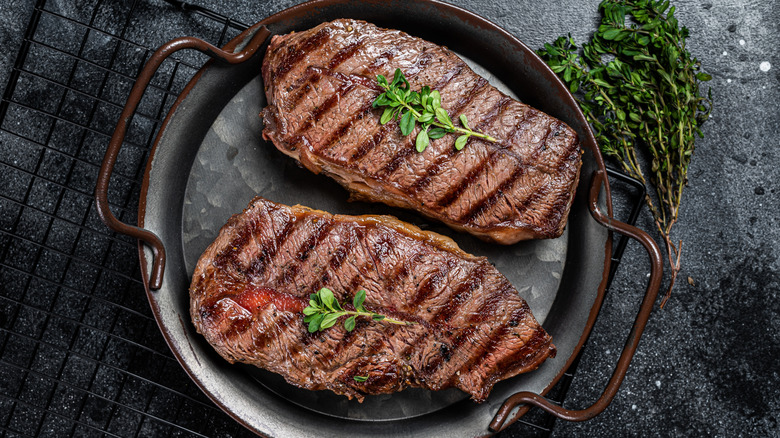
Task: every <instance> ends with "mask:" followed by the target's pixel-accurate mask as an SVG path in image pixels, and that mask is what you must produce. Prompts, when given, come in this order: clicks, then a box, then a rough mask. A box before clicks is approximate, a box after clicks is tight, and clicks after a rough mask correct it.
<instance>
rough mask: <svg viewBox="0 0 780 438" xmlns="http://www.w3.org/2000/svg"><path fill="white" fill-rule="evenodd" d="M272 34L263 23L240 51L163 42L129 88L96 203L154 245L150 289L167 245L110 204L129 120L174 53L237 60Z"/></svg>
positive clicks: (103, 215) (118, 224)
mask: <svg viewBox="0 0 780 438" xmlns="http://www.w3.org/2000/svg"><path fill="white" fill-rule="evenodd" d="M270 34H271V32H270V31H269V30H268V29H267V28H266V27H265V26H262V27H260V28H259V29H258V30H257V31H256V32H255V34H254V36H253V37H252V39H251V40H250V41H249V43H248V44H247V45H246V47H245V48H244V49H243V50H241V51H240V52H237V53H231V52H227V51H224V50H222V49H220V48H218V47H216V46H213V45H211V44H209V43H207V42H205V41H203V40H200V39H198V38H192V37H183V38H176V39H173V40H171V41H168V42H167V43H165V44H163V45H162V46H160V48H159V49H157V51H155V52H154V54H153V55H152V56H151V57H150V58H149V61H147V62H146V65H144V68H143V70H141V73H140V74H139V75H138V78H137V79H136V81H135V84H134V85H133V88H132V90H130V96H129V97H128V98H127V103H125V107H124V109H123V110H122V115H121V116H120V117H119V122H118V123H117V125H116V129H115V130H114V135H113V136H112V137H111V141H110V142H109V144H108V149H107V150H106V155H105V157H104V158H103V164H102V165H101V166H100V172H99V173H98V180H97V186H96V187H95V204H96V207H97V211H98V215H99V216H100V219H101V220H102V221H103V223H104V224H106V226H108V228H110V229H112V230H114V231H116V232H118V233H122V234H127V235H128V236H131V237H135V238H136V239H139V240H142V241H143V242H145V243H146V244H147V245H149V246H151V247H152V251H153V252H154V259H153V262H152V273H151V276H150V277H149V288H150V289H153V290H156V289H159V288H160V287H161V286H162V278H163V271H164V270H165V247H164V246H163V243H162V241H161V240H160V238H159V237H157V235H156V234H154V233H153V232H151V231H149V230H146V229H144V228H141V227H138V226H134V225H128V224H126V223H124V222H122V221H120V220H119V219H117V218H116V217H115V216H114V215H113V213H111V209H110V208H109V205H108V183H109V181H110V180H111V173H112V172H113V171H114V165H115V164H116V159H117V156H118V155H119V149H120V148H121V147H122V142H123V141H124V138H125V134H126V133H127V126H128V125H129V124H130V120H132V118H133V114H135V110H136V108H138V104H139V103H140V102H141V98H142V97H143V95H144V91H145V90H146V87H147V86H148V85H149V82H150V81H151V80H152V77H153V76H154V74H155V73H156V72H157V69H158V68H159V67H160V65H161V64H162V63H163V61H165V59H166V58H168V57H169V56H170V55H172V54H173V53H175V52H178V51H179V50H182V49H195V50H197V51H199V52H201V53H204V54H206V55H208V56H210V57H212V58H214V59H217V60H219V61H224V62H227V63H229V64H238V63H241V62H243V61H245V60H247V59H249V58H251V57H252V56H253V55H254V54H255V52H256V51H257V50H258V49H259V48H260V46H261V45H262V44H263V42H265V40H266V39H267V38H268V36H269V35H270Z"/></svg>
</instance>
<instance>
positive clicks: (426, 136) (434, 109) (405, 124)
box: [373, 68, 497, 152]
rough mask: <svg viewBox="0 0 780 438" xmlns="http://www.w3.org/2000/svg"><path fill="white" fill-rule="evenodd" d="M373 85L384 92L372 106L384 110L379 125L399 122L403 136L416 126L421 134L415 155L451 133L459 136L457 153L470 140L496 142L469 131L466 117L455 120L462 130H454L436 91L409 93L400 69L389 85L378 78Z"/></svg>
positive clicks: (458, 128) (471, 130)
mask: <svg viewBox="0 0 780 438" xmlns="http://www.w3.org/2000/svg"><path fill="white" fill-rule="evenodd" d="M376 81H377V83H378V84H379V86H380V87H382V88H383V89H384V90H385V92H384V93H382V94H380V95H379V96H377V98H376V99H374V103H373V107H374V108H379V107H386V108H385V110H384V112H383V113H382V117H381V118H380V119H379V121H380V123H381V124H383V125H384V124H386V123H387V122H389V121H390V120H393V119H400V121H399V123H398V126H399V127H400V128H401V134H403V135H409V134H411V133H412V131H414V128H415V126H416V125H417V123H419V124H420V131H419V132H418V133H417V137H416V139H415V142H414V145H415V148H416V149H417V152H422V151H424V150H425V148H427V147H428V145H429V144H430V142H431V140H436V139H439V138H442V137H444V135H445V134H447V133H450V132H451V133H457V134H460V135H459V136H458V138H457V139H456V140H455V149H457V150H461V149H463V147H464V146H466V142H468V140H469V138H471V137H477V138H481V139H484V140H487V141H490V142H494V143H495V142H496V141H497V140H496V139H495V138H493V137H491V136H489V135H487V134H485V133H482V132H478V131H474V130H473V129H471V128H470V127H469V121H468V119H467V118H466V115H465V114H461V115H460V116H459V117H458V120H459V121H460V125H461V126H455V124H454V123H453V122H452V119H451V118H450V115H449V114H448V113H447V110H445V109H444V108H442V107H441V93H439V90H431V87H429V86H427V85H426V86H424V87H422V89H421V90H420V91H419V92H417V91H412V90H411V89H410V87H409V81H407V80H406V78H405V77H404V74H403V72H401V69H399V68H397V69H396V70H395V75H394V76H393V81H392V82H390V83H388V82H387V78H385V77H384V76H383V75H378V76H377V77H376ZM431 126H433V128H431Z"/></svg>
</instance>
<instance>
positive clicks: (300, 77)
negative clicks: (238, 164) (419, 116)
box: [263, 20, 580, 244]
mask: <svg viewBox="0 0 780 438" xmlns="http://www.w3.org/2000/svg"><path fill="white" fill-rule="evenodd" d="M349 26H352V27H353V28H354V29H358V31H356V32H355V31H353V32H347V30H346V29H348V28H349ZM304 52H305V55H302V53H304ZM395 67H400V68H402V69H403V71H404V74H405V76H406V78H407V80H409V82H410V84H411V87H412V88H413V89H415V90H417V89H419V88H420V87H421V86H423V85H431V87H432V88H434V89H438V90H440V91H441V92H442V94H443V95H444V97H445V101H446V102H445V104H444V105H445V108H447V110H448V111H449V112H450V114H451V116H452V117H457V116H459V115H460V114H461V113H463V112H464V109H465V113H467V115H468V116H469V118H470V119H471V124H472V125H476V126H473V127H474V128H475V129H478V130H482V131H484V132H488V133H490V134H491V135H493V136H494V137H498V138H500V140H501V141H500V142H499V143H496V144H493V143H486V142H484V141H481V140H479V139H471V141H470V142H469V144H468V145H467V148H466V149H465V150H464V151H462V152H460V153H459V152H458V151H456V150H455V149H454V148H453V147H452V142H453V141H454V140H455V138H456V136H455V135H448V136H446V137H445V138H443V139H440V140H436V141H434V142H433V143H432V145H431V146H429V148H430V151H425V152H424V153H423V154H421V155H420V154H417V152H416V151H415V148H414V141H415V136H414V135H410V136H407V137H404V136H402V135H400V132H399V130H398V126H397V121H391V122H390V123H388V124H386V125H384V126H382V125H380V124H379V123H377V122H378V119H379V116H380V114H381V111H380V110H378V109H374V108H372V106H371V103H372V102H373V100H374V97H375V96H376V94H378V93H380V92H381V91H382V90H381V88H379V87H378V86H377V84H376V81H375V75H376V74H377V73H381V74H384V75H385V76H386V77H388V76H392V74H393V71H394V70H395ZM296 76H297V77H296ZM263 79H264V81H265V84H266V91H267V94H268V101H269V106H268V107H267V108H266V109H265V110H264V114H265V115H266V116H267V117H268V118H269V120H272V121H274V122H276V123H269V124H267V125H266V128H265V130H264V131H263V136H264V138H266V139H270V140H272V141H273V142H274V144H275V145H276V147H277V148H279V149H280V150H282V152H285V153H286V154H288V155H290V156H292V157H293V158H295V159H298V160H299V161H301V162H302V163H303V164H304V165H305V166H306V167H307V168H308V169H310V170H312V171H314V172H323V173H324V174H325V175H329V176H332V177H333V178H334V179H336V180H337V181H339V182H340V183H341V184H342V185H344V186H346V187H347V188H348V189H350V190H351V191H352V192H356V193H358V194H359V195H360V196H361V197H362V198H365V199H366V200H373V201H380V202H385V203H387V204H390V205H394V206H399V207H404V208H411V209H415V210H418V211H419V212H420V213H422V214H424V215H426V216H429V217H431V218H433V219H438V220H440V221H442V222H444V223H445V224H447V225H450V226H452V227H454V228H456V229H459V230H464V231H468V232H471V233H473V234H476V235H477V236H479V237H482V238H485V239H486V240H494V241H496V242H499V243H505V244H510V243H515V242H517V241H519V240H524V239H529V238H537V237H544V238H546V237H557V236H559V235H560V234H561V233H562V232H563V227H564V225H565V223H566V216H567V214H568V211H569V208H570V206H571V203H572V200H573V197H574V196H573V195H574V190H575V188H576V186H577V180H578V178H579V166H580V158H579V157H580V156H579V151H580V148H579V144H578V143H577V138H576V134H575V133H574V131H573V130H571V128H569V127H567V126H565V125H563V124H562V123H560V122H558V121H556V120H555V119H553V118H551V117H549V116H547V115H545V114H543V113H541V112H539V111H537V110H534V109H532V108H530V107H528V106H527V105H524V104H522V103H520V102H517V101H514V100H512V99H510V98H509V97H507V96H506V95H504V94H502V93H500V92H499V91H498V90H496V89H495V88H494V87H492V86H490V84H488V82H487V80H485V79H484V78H482V77H480V76H478V75H477V74H476V73H474V72H473V71H472V70H471V69H470V68H469V67H468V66H467V65H466V64H465V62H464V61H463V60H462V59H460V58H458V57H457V56H456V55H454V54H453V53H452V52H450V51H449V50H447V49H446V48H443V47H439V46H436V45H433V44H431V43H429V42H426V41H423V40H420V39H417V38H414V37H411V36H409V35H406V34H404V33H403V32H399V31H393V30H388V29H381V28H377V27H376V26H373V25H371V24H368V23H365V22H360V21H355V20H337V21H335V22H332V23H323V24H322V25H320V26H318V27H316V28H314V29H311V30H309V31H304V32H299V33H294V34H290V35H284V36H278V37H276V38H275V39H274V40H273V41H272V43H271V45H270V46H269V50H268V52H267V54H266V58H265V60H264V63H263ZM282 110H284V111H282ZM553 123H555V132H556V133H559V132H562V133H563V134H564V135H563V136H562V137H561V136H556V135H553V136H550V131H549V128H550V125H551V124H553ZM545 130H547V133H546V134H545ZM542 134H544V136H543V137H542V142H541V143H542V144H536V140H538V139H539V136H540V135H542ZM434 146H435V147H434ZM539 146H541V147H542V151H541V152H540V151H536V150H535V149H534V147H539ZM544 148H549V149H550V151H544ZM299 149H301V150H300V151H299ZM570 152H574V153H573V154H572V153H570ZM458 154H459V155H458ZM474 154H478V156H474ZM562 157H574V160H570V159H568V158H566V159H563V158H562ZM540 158H541V160H540ZM548 158H549V160H548ZM562 159H563V161H564V162H565V164H562V162H561V160H562ZM561 169H562V170H561ZM450 179H451V180H452V181H449V182H447V181H448V180H450ZM366 187H371V188H372V189H373V190H372V191H367V190H366V189H365V188H366ZM529 190H531V191H540V193H533V194H531V193H530V192H529ZM526 200H529V201H532V202H531V203H532V204H534V203H542V204H543V205H541V206H537V205H529V206H528V207H524V206H523V202H524V201H526ZM548 204H550V205H548Z"/></svg>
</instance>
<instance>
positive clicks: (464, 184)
mask: <svg viewBox="0 0 780 438" xmlns="http://www.w3.org/2000/svg"><path fill="white" fill-rule="evenodd" d="M511 101H512V100H511V99H509V98H503V99H499V101H498V102H496V104H495V105H494V106H493V108H492V109H491V111H490V112H489V113H488V115H487V117H485V118H483V119H482V121H480V122H479V123H478V124H477V125H476V128H475V130H477V131H482V130H484V129H485V128H486V127H487V126H490V125H491V124H492V123H493V122H494V121H495V120H496V118H497V117H498V116H499V114H501V112H502V111H503V110H504V109H505V108H506V105H507V104H508V103H509V102H511ZM496 157H497V151H496V149H490V150H489V151H488V153H487V155H486V156H485V157H484V158H483V159H482V160H480V162H479V163H478V164H477V165H476V166H474V167H473V168H472V169H471V170H469V172H468V173H467V174H466V177H465V178H464V179H463V180H462V181H461V182H460V183H459V184H456V185H454V186H453V187H452V188H451V189H450V191H449V192H447V193H445V194H444V196H442V197H441V198H440V199H439V200H438V201H437V204H438V206H439V207H441V208H447V207H449V206H450V205H452V203H454V202H455V201H457V200H458V199H459V198H460V196H461V195H462V194H463V193H465V192H466V191H468V190H469V189H470V188H471V186H472V185H473V184H474V181H476V179H477V177H478V176H479V175H481V174H482V173H483V172H485V170H486V169H487V168H488V166H490V165H492V164H493V163H494V162H495V159H496Z"/></svg>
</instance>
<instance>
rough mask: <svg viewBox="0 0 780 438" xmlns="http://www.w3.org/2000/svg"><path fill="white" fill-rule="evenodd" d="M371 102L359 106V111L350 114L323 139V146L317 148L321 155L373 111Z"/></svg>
mask: <svg viewBox="0 0 780 438" xmlns="http://www.w3.org/2000/svg"><path fill="white" fill-rule="evenodd" d="M372 108H373V107H372V105H371V102H369V103H368V104H366V105H363V107H362V108H358V110H357V112H355V113H353V114H352V116H350V117H349V118H348V119H347V121H346V122H344V123H342V124H341V125H339V127H338V128H336V129H335V130H333V131H332V132H331V133H330V135H329V136H328V138H327V140H325V141H323V143H322V146H321V147H319V148H316V153H317V154H319V155H321V154H322V153H324V152H325V151H327V150H329V149H330V148H332V147H333V146H334V145H335V144H336V143H337V142H338V141H340V139H342V138H344V136H345V135H347V133H348V132H349V131H350V130H351V129H352V127H353V126H355V123H357V122H359V121H360V120H363V118H365V117H366V116H367V115H369V114H370V113H371V110H372Z"/></svg>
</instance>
